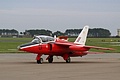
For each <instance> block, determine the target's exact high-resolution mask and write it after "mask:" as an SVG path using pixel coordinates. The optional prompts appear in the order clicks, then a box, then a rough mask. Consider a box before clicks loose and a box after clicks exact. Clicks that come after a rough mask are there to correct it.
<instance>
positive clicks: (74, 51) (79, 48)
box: [18, 26, 112, 64]
mask: <svg viewBox="0 0 120 80" xmlns="http://www.w3.org/2000/svg"><path fill="white" fill-rule="evenodd" d="M88 29H89V26H85V27H84V28H83V30H82V31H81V33H80V34H79V36H78V37H77V38H76V40H75V42H68V41H67V40H65V39H60V38H53V37H50V36H44V35H40V36H35V38H34V39H33V40H32V41H31V42H30V43H27V44H23V45H21V46H19V47H18V48H19V50H21V51H26V52H30V53H34V54H37V57H36V60H37V63H38V64H40V63H42V62H43V59H42V58H41V56H42V55H43V54H44V55H48V57H47V58H46V60H48V62H49V63H52V62H53V56H61V57H63V59H64V60H65V61H66V62H67V63H70V62H71V59H70V57H76V56H81V57H82V56H84V55H87V54H89V51H88V50H90V49H91V48H94V49H101V50H112V49H111V48H103V47H96V46H86V45H85V42H86V38H87V34H88Z"/></svg>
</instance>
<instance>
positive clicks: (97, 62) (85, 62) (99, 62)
mask: <svg viewBox="0 0 120 80" xmlns="http://www.w3.org/2000/svg"><path fill="white" fill-rule="evenodd" d="M101 63H118V62H110V61H73V62H71V63H66V62H53V63H48V62H43V63H42V64H101ZM13 64H37V63H36V62H15V63H13ZM42 64H40V65H42Z"/></svg>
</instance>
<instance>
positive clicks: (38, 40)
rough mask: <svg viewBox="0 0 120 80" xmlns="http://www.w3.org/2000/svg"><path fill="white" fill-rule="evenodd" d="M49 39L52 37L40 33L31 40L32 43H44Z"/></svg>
mask: <svg viewBox="0 0 120 80" xmlns="http://www.w3.org/2000/svg"><path fill="white" fill-rule="evenodd" d="M49 41H54V38H53V37H51V36H44V35H40V36H35V37H34V39H33V40H32V43H45V42H49Z"/></svg>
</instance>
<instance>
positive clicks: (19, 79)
mask: <svg viewBox="0 0 120 80" xmlns="http://www.w3.org/2000/svg"><path fill="white" fill-rule="evenodd" d="M45 57H46V56H43V58H44V63H43V64H37V63H36V60H35V58H36V55H35V54H30V53H27V54H21V53H20V54H8V53H7V54H0V80H120V53H106V54H90V55H86V56H84V57H82V58H81V57H75V58H71V59H72V62H71V63H66V62H65V61H64V60H63V59H62V58H61V57H54V61H53V63H48V62H47V61H46V60H45Z"/></svg>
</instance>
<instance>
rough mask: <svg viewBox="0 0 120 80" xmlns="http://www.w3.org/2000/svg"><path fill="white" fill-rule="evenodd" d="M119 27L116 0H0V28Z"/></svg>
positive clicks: (114, 29) (119, 5)
mask: <svg viewBox="0 0 120 80" xmlns="http://www.w3.org/2000/svg"><path fill="white" fill-rule="evenodd" d="M85 25H89V26H90V28H105V29H109V30H110V31H111V33H112V35H116V34H117V29H118V28H119V29H120V0H0V29H6V28H8V29H16V30H18V31H25V30H28V29H48V30H51V31H53V32H54V31H57V30H59V31H61V32H64V31H65V30H66V29H71V28H72V29H74V28H75V29H81V28H83V26H85Z"/></svg>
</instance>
